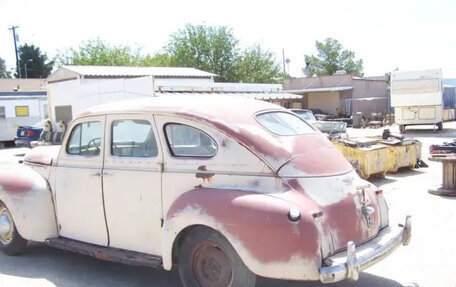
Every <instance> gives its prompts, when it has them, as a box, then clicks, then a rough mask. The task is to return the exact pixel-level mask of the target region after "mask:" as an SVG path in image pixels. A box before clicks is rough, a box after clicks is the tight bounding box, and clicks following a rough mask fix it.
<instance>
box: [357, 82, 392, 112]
mask: <svg viewBox="0 0 456 287" xmlns="http://www.w3.org/2000/svg"><path fill="white" fill-rule="evenodd" d="M388 105H389V93H388V83H387V82H386V81H385V80H365V79H354V81H353V93H352V105H351V108H352V114H353V113H355V112H361V113H363V116H364V117H366V118H372V113H382V114H383V115H384V114H387V113H388Z"/></svg>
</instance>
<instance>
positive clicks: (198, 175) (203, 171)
mask: <svg viewBox="0 0 456 287" xmlns="http://www.w3.org/2000/svg"><path fill="white" fill-rule="evenodd" d="M198 171H201V172H197V173H196V175H195V177H196V178H201V179H202V180H203V182H206V180H207V181H208V182H211V181H212V178H213V177H214V174H213V173H209V172H207V167H206V166H205V165H202V166H199V167H198Z"/></svg>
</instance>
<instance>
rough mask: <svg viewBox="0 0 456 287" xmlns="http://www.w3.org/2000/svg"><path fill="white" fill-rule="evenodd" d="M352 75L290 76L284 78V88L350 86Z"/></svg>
mask: <svg viewBox="0 0 456 287" xmlns="http://www.w3.org/2000/svg"><path fill="white" fill-rule="evenodd" d="M352 83H353V76H352V75H336V76H320V77H303V78H291V79H287V80H285V83H284V88H283V89H284V90H299V89H318V88H325V87H351V86H352Z"/></svg>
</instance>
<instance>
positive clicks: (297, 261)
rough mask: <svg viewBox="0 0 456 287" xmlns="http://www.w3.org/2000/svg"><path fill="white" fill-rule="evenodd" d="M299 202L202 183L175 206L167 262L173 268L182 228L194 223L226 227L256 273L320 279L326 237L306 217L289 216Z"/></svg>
mask: <svg viewBox="0 0 456 287" xmlns="http://www.w3.org/2000/svg"><path fill="white" fill-rule="evenodd" d="M291 207H294V206H293V204H291V203H289V202H287V201H285V200H282V199H279V198H275V197H272V196H268V195H266V194H260V193H252V192H248V191H242V190H232V189H210V188H201V189H196V190H192V191H189V192H187V193H185V194H183V195H181V196H180V197H179V198H178V199H177V200H176V201H175V202H174V203H173V204H172V206H171V207H170V209H169V211H168V213H167V216H166V220H165V223H164V229H163V232H164V234H163V265H164V268H165V269H168V270H169V269H171V266H172V249H173V245H174V241H175V240H176V238H177V237H178V235H179V233H180V232H181V231H182V230H184V229H185V228H187V227H189V226H192V225H204V226H208V227H211V228H213V229H215V230H217V231H218V232H220V233H221V234H222V235H223V236H225V238H226V239H227V240H228V241H229V242H230V243H231V245H232V246H233V247H234V249H235V250H236V251H237V253H238V254H239V256H240V257H241V259H242V260H243V262H244V264H245V265H246V266H247V267H248V268H249V269H250V270H251V271H252V272H254V273H255V274H257V275H260V276H264V277H269V278H283V279H291V280H318V279H319V271H318V270H319V267H320V265H321V257H320V238H319V233H318V230H317V227H316V226H315V224H314V223H313V222H312V221H311V220H310V219H309V218H305V217H303V218H302V219H301V220H300V221H299V222H298V223H292V222H290V221H289V220H288V217H287V214H288V212H289V210H290V208H291Z"/></svg>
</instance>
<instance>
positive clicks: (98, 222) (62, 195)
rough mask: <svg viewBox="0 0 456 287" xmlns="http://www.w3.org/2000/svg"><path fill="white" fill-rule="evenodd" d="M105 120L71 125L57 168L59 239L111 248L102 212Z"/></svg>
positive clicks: (87, 118) (94, 119) (81, 120)
mask: <svg viewBox="0 0 456 287" xmlns="http://www.w3.org/2000/svg"><path fill="white" fill-rule="evenodd" d="M104 126H105V116H94V117H86V118H81V119H78V120H76V121H75V122H73V123H72V127H71V129H70V134H69V136H68V137H67V139H66V140H65V142H64V143H63V145H62V148H61V150H60V154H59V158H58V161H57V166H56V171H55V173H56V174H55V175H56V179H55V189H56V209H57V221H58V227H59V235H60V236H62V237H66V238H70V239H74V240H79V241H83V242H88V243H92V244H97V245H104V246H106V245H107V244H108V233H107V230H106V221H105V215H104V208H103V191H102V178H101V172H102V168H103V149H104V145H103V144H102V143H103V141H104V138H103V135H104Z"/></svg>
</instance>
